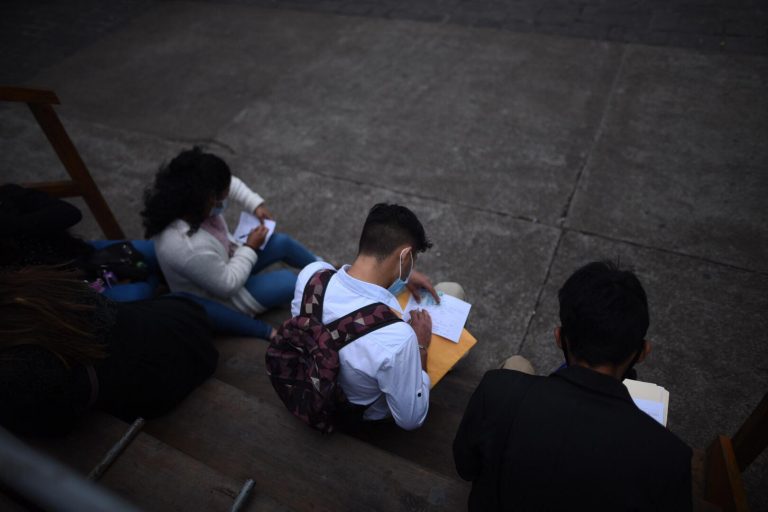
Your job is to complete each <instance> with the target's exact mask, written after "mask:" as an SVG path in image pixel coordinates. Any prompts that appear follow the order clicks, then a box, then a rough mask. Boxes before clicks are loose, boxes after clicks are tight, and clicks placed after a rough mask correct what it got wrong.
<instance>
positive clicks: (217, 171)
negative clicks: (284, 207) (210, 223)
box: [141, 146, 232, 238]
mask: <svg viewBox="0 0 768 512" xmlns="http://www.w3.org/2000/svg"><path fill="white" fill-rule="evenodd" d="M231 181H232V173H231V172H230V170H229V166H228V165H227V164H226V162H224V160H222V159H221V158H219V157H218V156H216V155H213V154H211V153H204V152H203V150H202V149H200V148H199V147H197V146H195V147H194V148H192V149H189V150H186V151H182V152H181V153H179V154H178V156H177V157H176V158H174V159H173V160H171V162H170V163H169V164H167V165H163V166H161V167H160V169H159V170H158V171H157V174H156V175H155V181H154V183H153V184H152V186H151V187H149V188H147V189H146V190H145V191H144V210H142V212H141V217H142V222H143V224H144V236H145V237H147V238H152V237H153V236H155V235H157V234H158V233H160V232H162V231H163V230H164V229H165V228H166V227H167V226H168V225H169V224H170V223H171V222H173V221H175V220H176V219H180V218H183V219H184V220H186V221H187V222H189V225H190V230H189V234H193V233H194V232H196V231H197V230H198V229H199V228H200V224H201V223H202V222H203V221H204V220H205V218H206V216H207V215H208V211H207V208H208V205H209V203H210V201H211V198H213V199H215V198H217V197H220V196H221V195H222V194H223V193H224V192H225V191H226V190H227V188H229V184H230V182H231Z"/></svg>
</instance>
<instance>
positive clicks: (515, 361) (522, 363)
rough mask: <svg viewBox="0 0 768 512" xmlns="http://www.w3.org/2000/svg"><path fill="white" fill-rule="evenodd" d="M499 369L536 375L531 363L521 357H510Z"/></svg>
mask: <svg viewBox="0 0 768 512" xmlns="http://www.w3.org/2000/svg"><path fill="white" fill-rule="evenodd" d="M501 368H502V369H504V370H515V371H518V372H522V373H527V374H528V375H536V370H534V369H533V365H532V364H531V362H530V361H529V360H527V359H526V358H524V357H523V356H512V357H510V358H508V359H507V360H506V361H504V363H503V364H502V365H501Z"/></svg>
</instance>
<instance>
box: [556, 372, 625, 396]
mask: <svg viewBox="0 0 768 512" xmlns="http://www.w3.org/2000/svg"><path fill="white" fill-rule="evenodd" d="M550 377H554V378H561V379H565V380H567V381H568V382H570V383H571V384H575V385H577V386H579V387H582V388H585V389H588V390H590V391H593V392H595V393H600V394H603V395H608V396H611V397H614V398H618V399H620V400H625V401H628V402H632V397H630V396H629V391H627V388H626V386H624V384H622V383H621V381H618V380H616V379H614V378H613V377H609V376H608V375H603V374H602V373H598V372H596V371H594V370H590V369H589V368H584V367H583V366H568V367H567V368H561V369H559V370H557V371H556V372H555V373H553V374H552V375H550Z"/></svg>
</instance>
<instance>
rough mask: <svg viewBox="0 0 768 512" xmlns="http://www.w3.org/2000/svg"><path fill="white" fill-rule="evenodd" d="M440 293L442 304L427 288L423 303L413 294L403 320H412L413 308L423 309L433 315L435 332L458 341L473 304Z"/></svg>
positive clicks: (422, 298) (423, 291) (422, 297)
mask: <svg viewBox="0 0 768 512" xmlns="http://www.w3.org/2000/svg"><path fill="white" fill-rule="evenodd" d="M438 295H439V296H440V304H437V303H435V299H434V298H433V297H432V296H431V295H430V294H429V293H427V292H426V290H422V294H421V303H418V302H416V299H414V298H413V296H411V298H410V300H409V301H408V304H406V305H405V310H404V311H403V320H405V321H406V322H407V321H408V320H410V318H411V311H412V310H414V309H423V310H425V311H427V312H428V313H429V316H430V317H432V333H433V334H437V335H438V336H442V337H443V338H448V339H449V340H451V341H452V342H454V343H458V342H459V338H460V337H461V330H462V329H463V328H464V324H466V323H467V317H468V316H469V310H470V308H471V307H472V304H470V303H469V302H464V301H463V300H460V299H457V298H456V297H451V296H450V295H445V294H443V293H440V292H438Z"/></svg>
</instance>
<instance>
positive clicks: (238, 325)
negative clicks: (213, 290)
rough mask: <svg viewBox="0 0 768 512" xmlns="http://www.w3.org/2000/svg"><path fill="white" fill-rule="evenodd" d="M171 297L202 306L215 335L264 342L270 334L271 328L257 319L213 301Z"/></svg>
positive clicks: (178, 293)
mask: <svg viewBox="0 0 768 512" xmlns="http://www.w3.org/2000/svg"><path fill="white" fill-rule="evenodd" d="M171 295H176V296H179V297H186V298H188V299H191V300H193V301H195V302H197V303H198V304H200V305H201V306H203V309H205V312H206V314H207V315H208V319H209V320H210V321H211V325H212V326H213V330H214V331H216V332H217V333H220V334H231V335H233V336H252V337H255V338H263V339H265V340H268V339H269V336H270V334H272V326H271V325H269V324H268V323H266V322H262V321H261V320H259V319H257V318H251V317H250V316H248V315H246V314H245V313H241V312H239V311H236V310H234V309H232V308H230V307H227V306H225V305H224V304H221V303H220V302H216V301H215V300H211V299H205V298H203V297H198V296H197V295H192V294H191V293H186V292H177V293H172V294H171Z"/></svg>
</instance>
